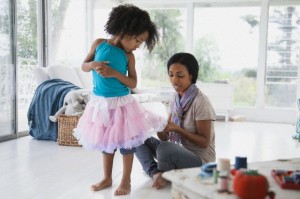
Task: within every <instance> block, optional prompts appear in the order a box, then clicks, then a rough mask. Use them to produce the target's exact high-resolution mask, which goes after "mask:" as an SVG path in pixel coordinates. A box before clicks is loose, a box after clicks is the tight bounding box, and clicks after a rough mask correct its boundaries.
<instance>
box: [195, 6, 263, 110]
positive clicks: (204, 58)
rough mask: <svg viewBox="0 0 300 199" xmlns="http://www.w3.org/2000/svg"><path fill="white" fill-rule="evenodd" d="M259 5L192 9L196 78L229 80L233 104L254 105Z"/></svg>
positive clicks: (213, 80) (223, 81)
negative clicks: (198, 71) (197, 73)
mask: <svg viewBox="0 0 300 199" xmlns="http://www.w3.org/2000/svg"><path fill="white" fill-rule="evenodd" d="M259 13H260V8H259V7H200V6H196V7H195V9H194V40H193V46H194V47H193V48H194V49H193V52H194V54H195V56H196V58H197V59H198V61H199V63H200V66H201V68H200V74H199V80H200V81H203V82H219V83H230V84H232V85H233V86H234V91H235V92H234V93H235V95H234V105H235V106H254V105H255V102H256V73H257V67H258V43H259V28H258V24H259V18H260V15H259Z"/></svg>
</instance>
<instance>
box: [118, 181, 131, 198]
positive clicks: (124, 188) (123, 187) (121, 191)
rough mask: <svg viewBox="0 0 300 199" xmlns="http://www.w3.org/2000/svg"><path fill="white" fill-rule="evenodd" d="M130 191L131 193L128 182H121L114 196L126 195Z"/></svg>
mask: <svg viewBox="0 0 300 199" xmlns="http://www.w3.org/2000/svg"><path fill="white" fill-rule="evenodd" d="M130 191H131V184H130V180H122V181H121V183H120V185H119V186H118V188H117V189H116V191H115V195H116V196H120V195H127V194H129V193H130Z"/></svg>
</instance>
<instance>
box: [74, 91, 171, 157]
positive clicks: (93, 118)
mask: <svg viewBox="0 0 300 199" xmlns="http://www.w3.org/2000/svg"><path fill="white" fill-rule="evenodd" d="M166 124H167V120H166V119H165V118H162V117H160V116H158V115H156V114H153V113H151V112H150V111H148V110H146V109H145V108H143V107H142V105H141V104H140V103H139V102H137V101H136V99H135V98H134V97H132V95H126V96H122V97H111V98H104V97H101V96H94V95H92V96H91V100H90V101H89V102H88V104H87V106H86V108H85V111H84V114H83V115H82V116H81V118H80V119H79V121H78V125H77V127H76V128H75V129H74V134H73V135H74V136H75V137H76V138H77V139H78V142H79V144H81V145H83V147H84V148H86V149H96V150H100V151H104V152H107V153H113V152H114V150H116V149H120V148H125V149H131V148H133V147H137V146H139V145H141V144H143V143H144V141H145V140H146V139H147V138H148V137H150V136H151V135H152V134H153V133H156V132H158V131H162V130H163V129H164V127H165V126H166Z"/></svg>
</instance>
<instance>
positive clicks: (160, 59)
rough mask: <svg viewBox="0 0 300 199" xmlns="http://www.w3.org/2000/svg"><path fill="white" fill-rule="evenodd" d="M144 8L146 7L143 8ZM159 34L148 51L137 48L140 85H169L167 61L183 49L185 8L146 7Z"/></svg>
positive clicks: (184, 42) (184, 43)
mask: <svg viewBox="0 0 300 199" xmlns="http://www.w3.org/2000/svg"><path fill="white" fill-rule="evenodd" d="M143 9H146V8H143ZM147 11H148V12H149V14H150V17H151V19H152V21H153V22H154V23H155V24H156V27H157V29H158V31H159V34H160V41H159V43H158V45H157V46H156V47H155V48H154V50H153V51H152V52H151V53H149V52H148V51H147V50H146V49H145V48H141V49H139V50H137V52H136V53H135V54H136V60H137V64H136V65H137V71H138V74H139V77H140V78H139V81H140V82H139V86H140V87H165V86H167V87H168V86H170V82H169V79H168V73H167V64H166V63H167V61H168V59H169V58H170V57H171V56H172V55H173V54H174V53H177V52H183V51H185V45H186V41H185V38H186V9H178V8H169V9H148V10H147Z"/></svg>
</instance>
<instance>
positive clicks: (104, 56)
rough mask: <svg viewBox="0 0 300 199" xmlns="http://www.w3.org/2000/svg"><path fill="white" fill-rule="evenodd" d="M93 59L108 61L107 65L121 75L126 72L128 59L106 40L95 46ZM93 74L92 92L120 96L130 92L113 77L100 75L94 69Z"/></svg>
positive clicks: (105, 95)
mask: <svg viewBox="0 0 300 199" xmlns="http://www.w3.org/2000/svg"><path fill="white" fill-rule="evenodd" d="M94 61H96V62H97V61H98V62H100V61H109V63H108V66H110V67H112V68H113V69H115V70H117V71H119V72H120V73H122V74H123V75H126V73H127V64H128V59H127V56H126V53H125V51H124V50H122V49H121V48H118V47H116V46H114V45H111V44H109V43H108V42H107V41H104V42H102V43H101V44H99V46H97V48H96V52H95V58H94ZM92 74H93V86H94V88H93V93H94V94H95V95H98V96H103V97H120V96H124V95H128V94H129V93H130V90H129V88H128V87H127V86H126V85H124V84H123V83H121V82H120V81H119V80H118V79H116V78H114V77H106V78H104V77H102V76H101V75H100V74H98V73H97V72H96V71H95V70H92Z"/></svg>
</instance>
